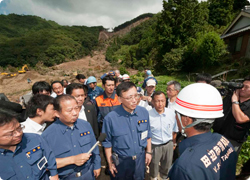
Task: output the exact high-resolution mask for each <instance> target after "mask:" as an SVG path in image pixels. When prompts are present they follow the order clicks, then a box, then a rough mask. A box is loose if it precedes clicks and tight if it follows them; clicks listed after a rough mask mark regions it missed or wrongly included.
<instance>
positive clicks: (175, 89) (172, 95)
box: [166, 81, 181, 109]
mask: <svg viewBox="0 0 250 180" xmlns="http://www.w3.org/2000/svg"><path fill="white" fill-rule="evenodd" d="M180 90H181V84H180V83H179V82H177V81H169V82H168V83H167V96H168V98H167V101H166V107H167V108H170V109H173V105H174V103H175V100H176V97H177V95H178V93H179V92H180Z"/></svg>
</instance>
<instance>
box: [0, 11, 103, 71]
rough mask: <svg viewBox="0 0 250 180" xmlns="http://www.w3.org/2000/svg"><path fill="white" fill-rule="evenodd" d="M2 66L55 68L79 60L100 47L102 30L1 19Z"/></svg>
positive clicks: (15, 17)
mask: <svg viewBox="0 0 250 180" xmlns="http://www.w3.org/2000/svg"><path fill="white" fill-rule="evenodd" d="M0 22H1V23H0V66H2V67H5V66H7V65H11V66H15V67H18V66H22V65H23V64H29V65H30V66H35V65H36V63H37V62H39V61H42V62H43V63H44V65H46V66H52V65H54V64H59V63H62V62H65V61H69V60H76V59H79V58H81V57H83V56H85V55H87V54H89V53H90V51H91V50H93V49H94V48H95V47H96V46H97V45H98V36H99V31H100V30H102V29H103V27H102V26H98V27H86V26H71V27H70V26H60V25H59V24H57V23H55V22H53V21H47V20H45V19H42V18H40V17H37V16H29V15H28V16H26V15H16V14H9V15H0Z"/></svg>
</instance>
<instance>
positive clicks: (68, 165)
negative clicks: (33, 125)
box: [42, 94, 101, 180]
mask: <svg viewBox="0 0 250 180" xmlns="http://www.w3.org/2000/svg"><path fill="white" fill-rule="evenodd" d="M54 108H55V110H56V112H55V113H56V116H57V117H58V119H57V120H56V122H54V123H53V124H52V125H50V126H49V127H48V128H47V129H46V130H45V131H44V132H43V134H42V137H43V138H44V139H45V140H46V141H47V142H48V144H49V146H50V147H51V149H52V151H53V152H54V154H55V157H56V162H57V168H58V174H59V178H60V179H63V180H74V179H77V180H85V179H86V180H93V179H95V177H98V176H99V175H100V171H101V158H100V154H99V149H98V146H97V147H96V148H95V149H94V151H93V152H92V154H88V153H87V152H88V151H89V150H90V149H91V147H92V146H93V145H94V144H95V143H96V139H95V134H94V132H93V130H92V127H91V125H90V124H89V122H87V121H83V120H79V119H78V115H79V109H80V108H79V106H78V105H77V102H76V100H75V98H74V97H73V96H70V95H68V94H67V95H61V96H58V97H57V98H56V99H55V102H54Z"/></svg>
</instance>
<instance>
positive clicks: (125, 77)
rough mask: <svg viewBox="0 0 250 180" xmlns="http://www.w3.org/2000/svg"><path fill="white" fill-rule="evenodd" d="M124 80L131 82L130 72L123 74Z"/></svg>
mask: <svg viewBox="0 0 250 180" xmlns="http://www.w3.org/2000/svg"><path fill="white" fill-rule="evenodd" d="M122 80H123V82H129V81H130V77H129V75H128V74H123V76H122Z"/></svg>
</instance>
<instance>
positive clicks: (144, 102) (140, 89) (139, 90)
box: [136, 87, 152, 111]
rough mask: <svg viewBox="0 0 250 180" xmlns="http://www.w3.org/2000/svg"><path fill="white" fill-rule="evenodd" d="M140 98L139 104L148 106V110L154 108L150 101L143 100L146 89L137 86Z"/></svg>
mask: <svg viewBox="0 0 250 180" xmlns="http://www.w3.org/2000/svg"><path fill="white" fill-rule="evenodd" d="M136 89H137V94H138V100H137V105H138V106H142V107H144V108H146V109H147V110H148V111H149V110H151V109H152V106H150V105H149V104H148V101H143V100H142V97H143V95H144V91H143V89H142V88H141V87H137V88H136Z"/></svg>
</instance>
